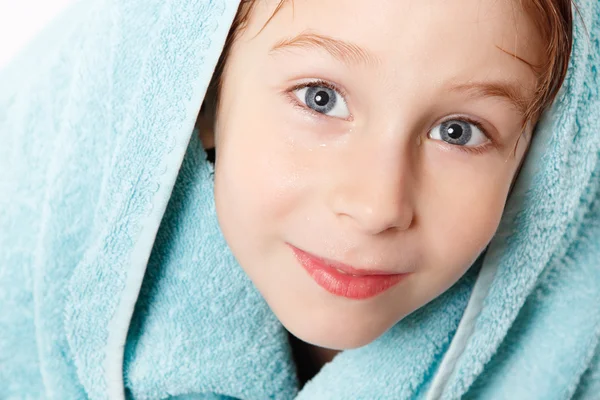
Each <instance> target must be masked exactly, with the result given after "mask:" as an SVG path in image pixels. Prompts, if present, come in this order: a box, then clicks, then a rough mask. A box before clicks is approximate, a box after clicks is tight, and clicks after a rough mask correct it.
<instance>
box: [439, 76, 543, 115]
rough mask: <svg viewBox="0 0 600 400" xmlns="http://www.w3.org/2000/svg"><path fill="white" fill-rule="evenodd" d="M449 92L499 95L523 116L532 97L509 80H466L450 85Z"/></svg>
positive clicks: (482, 96) (488, 95) (480, 95)
mask: <svg viewBox="0 0 600 400" xmlns="http://www.w3.org/2000/svg"><path fill="white" fill-rule="evenodd" d="M449 91H451V92H464V93H467V94H468V95H469V96H471V97H481V98H486V97H499V98H502V99H504V100H507V101H508V102H510V103H511V104H512V105H513V106H514V107H515V108H516V109H517V111H518V112H519V113H520V114H521V115H523V116H525V115H526V112H527V108H528V107H529V105H530V103H531V101H532V97H531V96H527V95H525V94H524V93H523V91H522V90H521V87H520V86H519V85H518V84H516V83H510V82H502V81H498V82H467V83H460V84H454V85H452V86H450V88H449Z"/></svg>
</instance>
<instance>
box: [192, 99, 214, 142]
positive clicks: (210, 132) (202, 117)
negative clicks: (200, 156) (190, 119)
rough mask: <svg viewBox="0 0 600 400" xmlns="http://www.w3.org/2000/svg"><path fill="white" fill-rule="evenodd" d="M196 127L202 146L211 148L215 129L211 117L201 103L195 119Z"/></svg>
mask: <svg viewBox="0 0 600 400" xmlns="http://www.w3.org/2000/svg"><path fill="white" fill-rule="evenodd" d="M196 128H197V129H198V132H199V136H200V141H201V142H202V147H204V148H205V149H212V148H214V147H215V130H214V123H213V118H211V117H210V115H209V113H208V112H207V111H206V107H205V104H202V107H201V108H200V113H199V114H198V119H197V120H196Z"/></svg>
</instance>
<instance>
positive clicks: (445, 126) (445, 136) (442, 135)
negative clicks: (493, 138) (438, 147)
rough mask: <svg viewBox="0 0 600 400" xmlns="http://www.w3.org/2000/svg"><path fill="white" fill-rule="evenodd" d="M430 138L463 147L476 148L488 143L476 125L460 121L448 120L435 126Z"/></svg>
mask: <svg viewBox="0 0 600 400" xmlns="http://www.w3.org/2000/svg"><path fill="white" fill-rule="evenodd" d="M430 137H431V138H432V139H436V140H443V141H444V142H446V143H449V144H453V145H457V146H465V147H477V146H479V145H481V144H483V143H485V142H486V141H488V139H487V136H486V135H485V134H484V133H483V132H482V130H481V129H480V128H479V127H478V126H477V125H476V124H474V123H472V122H468V121H464V120H461V119H450V120H448V121H445V122H442V123H441V124H439V125H437V126H435V127H434V128H433V129H432V130H431V132H430Z"/></svg>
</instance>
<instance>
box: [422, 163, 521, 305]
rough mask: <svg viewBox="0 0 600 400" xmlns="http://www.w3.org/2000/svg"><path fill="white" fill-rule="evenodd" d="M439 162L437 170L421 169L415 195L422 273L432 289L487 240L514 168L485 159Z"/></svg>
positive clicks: (451, 278) (452, 276)
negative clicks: (424, 259) (425, 259)
mask: <svg viewBox="0 0 600 400" xmlns="http://www.w3.org/2000/svg"><path fill="white" fill-rule="evenodd" d="M444 163H445V165H437V168H436V169H435V170H436V171H438V173H437V174H435V173H432V174H427V175H426V176H427V177H428V178H427V180H426V182H427V183H426V184H425V185H424V188H423V189H424V190H423V191H422V193H421V196H420V199H421V201H420V204H421V206H422V210H421V211H422V216H423V220H422V225H423V226H422V228H423V231H422V234H423V240H424V241H425V242H426V243H428V245H427V246H426V248H425V249H424V250H425V251H427V253H428V254H429V256H428V258H429V262H428V267H427V269H426V271H425V273H426V274H427V276H428V279H430V282H433V285H434V286H436V287H437V293H441V292H443V291H445V290H446V289H447V288H449V287H450V286H451V285H452V284H454V283H455V282H456V281H457V280H458V279H459V278H460V277H461V276H462V275H463V274H464V273H465V272H466V270H467V269H468V268H469V267H470V266H471V265H472V264H473V262H474V261H475V260H476V259H477V257H478V256H479V255H480V254H481V252H482V251H483V250H484V249H485V247H486V246H487V245H488V244H489V242H490V240H491V239H492V237H493V236H494V233H495V232H496V230H497V228H498V225H499V223H500V219H501V217H502V212H503V210H504V205H505V202H506V196H507V194H508V187H509V185H510V182H511V179H512V176H513V174H514V169H515V168H516V167H515V166H514V165H507V164H504V161H501V163H502V164H500V163H494V162H490V161H489V159H488V160H486V161H485V162H483V160H482V162H481V163H480V164H479V165H478V161H475V162H473V163H462V162H457V161H455V160H452V161H448V159H446V160H445V161H444ZM449 164H452V165H449ZM429 165H435V164H429ZM439 171H447V172H441V173H440V172H439Z"/></svg>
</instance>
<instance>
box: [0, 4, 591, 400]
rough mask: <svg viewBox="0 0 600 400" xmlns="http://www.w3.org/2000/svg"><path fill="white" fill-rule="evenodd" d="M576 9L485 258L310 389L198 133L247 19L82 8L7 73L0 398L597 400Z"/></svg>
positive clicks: (1, 138) (0, 161) (220, 13)
mask: <svg viewBox="0 0 600 400" xmlns="http://www.w3.org/2000/svg"><path fill="white" fill-rule="evenodd" d="M577 3H578V8H579V10H580V14H581V17H582V18H583V22H584V23H585V25H586V27H587V30H588V31H589V37H588V36H586V33H585V32H584V30H583V28H582V25H581V21H579V20H577V23H576V28H575V38H576V40H575V44H574V50H573V58H572V61H571V64H570V66H569V73H568V78H567V80H566V82H565V84H564V86H563V89H562V91H561V93H560V95H559V98H558V100H557V102H556V103H555V105H554V107H553V108H552V109H551V110H549V111H548V112H547V113H546V114H545V116H544V118H543V120H542V122H541V123H540V124H539V127H538V129H537V131H536V133H535V139H534V142H533V144H532V147H531V149H530V153H529V155H528V157H527V161H526V162H525V164H524V167H523V170H522V171H521V174H520V176H519V179H518V181H517V184H516V186H515V188H514V190H513V193H512V194H511V197H510V199H509V201H508V203H507V206H506V211H505V214H504V216H503V219H502V222H501V225H500V227H499V229H498V232H497V234H496V236H495V237H494V239H493V241H492V243H491V244H490V246H489V248H488V251H487V252H486V253H484V254H483V255H482V257H480V258H479V260H478V262H477V263H475V265H474V266H473V267H472V268H471V269H470V271H469V272H468V273H467V274H466V275H465V276H464V277H463V278H462V279H461V280H460V281H459V282H458V283H457V284H456V285H454V286H453V287H452V288H451V289H450V290H448V291H447V292H446V293H444V294H443V295H442V296H440V297H439V298H437V299H435V300H433V301H432V302H430V303H429V304H428V305H426V306H424V307H422V308H421V309H419V310H417V311H416V312H414V313H413V314H411V315H410V316H408V317H407V318H405V319H404V320H402V321H401V322H399V323H398V324H397V325H396V326H394V327H393V328H392V329H390V330H389V331H388V332H387V333H386V334H384V335H383V336H382V337H381V338H379V339H378V340H376V341H375V342H373V343H371V344H369V345H367V346H364V347H362V348H360V349H354V350H348V351H345V352H343V353H341V354H339V355H338V356H337V357H336V358H335V359H334V360H333V361H332V362H331V363H329V364H327V365H326V366H325V367H324V368H323V369H322V370H321V371H320V373H319V374H318V375H317V376H316V377H315V378H314V379H312V380H311V381H310V382H309V383H308V384H307V385H306V386H305V387H304V388H303V389H302V390H301V391H299V390H298V384H297V380H296V374H295V370H294V365H293V362H292V358H291V350H290V347H289V344H288V342H287V337H286V332H285V330H284V328H283V327H282V326H281V324H280V323H279V322H278V321H277V319H276V318H275V316H274V315H273V314H272V312H271V311H270V310H269V308H268V306H267V305H266V303H265V302H264V300H263V299H262V297H261V296H260V294H259V293H258V292H257V290H256V289H255V288H254V286H253V285H252V284H251V282H250V280H249V279H248V278H247V277H246V276H245V274H244V273H243V271H242V270H241V269H240V267H239V266H238V265H237V264H236V262H235V260H234V258H233V256H232V255H231V253H230V252H229V250H228V248H227V246H226V244H225V242H224V240H223V238H222V236H221V233H220V231H219V228H218V224H217V220H216V216H215V210H214V203H213V197H212V177H211V174H212V169H211V166H210V165H209V164H208V163H207V162H206V161H205V154H204V151H203V150H202V148H201V146H200V143H199V141H198V139H197V137H196V136H197V135H195V134H194V133H193V125H194V121H195V118H196V116H197V113H198V111H199V108H200V104H201V102H202V98H203V96H204V93H205V90H206V86H207V84H208V81H209V78H210V76H211V74H212V72H213V69H214V67H215V64H216V62H217V59H218V56H219V54H220V51H221V49H222V46H223V44H224V40H225V37H226V35H227V32H228V29H229V26H230V24H231V21H232V19H233V16H234V14H235V11H236V8H237V5H238V2H237V1H227V0H143V1H142V0H127V1H124V0H121V1H118V0H104V1H101V0H89V1H81V2H80V3H78V4H77V5H76V6H74V7H73V8H72V9H70V10H69V12H67V13H65V15H64V16H63V17H62V19H61V20H60V21H58V22H57V23H56V24H55V25H54V26H53V27H52V28H50V29H48V30H46V31H45V32H44V34H43V35H41V36H40V38H39V39H38V41H37V42H36V43H34V44H32V45H31V46H30V47H29V48H28V50H27V51H26V52H24V53H23V54H21V55H20V57H19V58H17V59H16V60H15V62H14V63H13V64H12V65H11V66H10V67H9V68H8V69H6V70H4V71H3V72H2V74H1V75H0V249H1V251H0V310H2V311H1V313H0V398H2V399H4V398H16V399H21V398H49V399H54V398H56V399H78V398H92V399H119V398H123V397H125V396H127V397H128V398H135V399H145V398H168V397H170V396H173V397H176V398H178V399H215V400H216V399H225V398H228V397H229V398H231V397H233V398H240V399H267V398H273V399H292V398H298V399H306V400H313V399H411V398H429V399H438V398H441V399H458V398H461V397H464V398H483V399H566V398H576V399H597V398H600V343H599V336H600V306H599V304H600V187H599V186H600V164H599V157H598V156H599V153H600V93H599V87H600V86H599V85H600V81H599V77H598V68H599V67H600V55H599V53H600V3H599V2H598V1H596V0H579V1H578V2H577ZM190 138H191V140H190ZM184 156H185V157H184Z"/></svg>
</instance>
